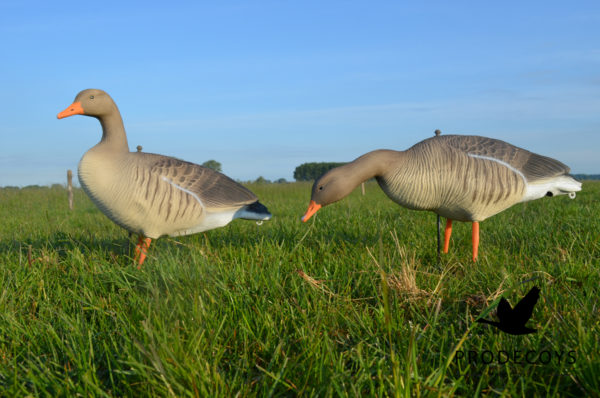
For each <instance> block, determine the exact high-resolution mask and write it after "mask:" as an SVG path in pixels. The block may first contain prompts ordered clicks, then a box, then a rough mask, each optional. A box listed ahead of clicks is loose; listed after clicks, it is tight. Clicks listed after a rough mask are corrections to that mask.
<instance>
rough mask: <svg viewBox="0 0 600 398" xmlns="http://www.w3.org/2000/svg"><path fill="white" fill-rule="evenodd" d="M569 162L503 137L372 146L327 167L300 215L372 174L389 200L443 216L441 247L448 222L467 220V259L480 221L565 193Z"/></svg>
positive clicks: (573, 185)
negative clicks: (373, 148)
mask: <svg viewBox="0 0 600 398" xmlns="http://www.w3.org/2000/svg"><path fill="white" fill-rule="evenodd" d="M568 173H569V167H567V166H566V165H564V164H563V163H561V162H559V161H558V160H555V159H551V158H549V157H546V156H541V155H537V154H535V153H532V152H529V151H527V150H525V149H521V148H518V147H516V146H514V145H511V144H509V143H507V142H504V141H500V140H496V139H493V138H486V137H479V136H469V135H437V136H435V137H432V138H429V139H426V140H424V141H421V142H419V143H418V144H416V145H414V146H413V147H411V148H409V149H408V150H406V151H392V150H385V149H381V150H376V151H373V152H369V153H367V154H365V155H363V156H361V157H359V158H358V159H356V160H354V161H353V162H350V163H348V164H345V165H343V166H340V167H337V168H335V169H332V170H329V171H328V172H327V173H325V174H324V175H322V176H321V177H320V178H319V179H317V180H316V181H315V183H314V185H313V187H312V194H311V200H310V204H309V206H308V210H307V211H306V214H304V216H303V217H302V220H303V221H304V222H306V221H308V220H309V219H310V218H311V217H312V215H313V214H315V213H316V212H317V211H318V210H319V209H320V208H321V207H322V206H326V205H328V204H330V203H333V202H337V201H338V200H340V199H342V198H344V197H346V196H347V195H349V194H350V193H351V192H352V190H354V188H356V187H357V186H358V185H359V184H360V183H361V182H363V181H365V180H368V179H369V178H373V177H375V178H376V180H377V182H378V183H379V186H380V187H381V189H383V191H384V192H385V193H386V194H387V196H388V197H389V198H390V199H392V200H393V201H394V202H396V203H398V204H399V205H401V206H404V207H407V208H409V209H413V210H429V211H432V212H434V213H437V214H439V215H441V216H442V217H446V218H447V222H446V229H445V231H444V253H447V252H448V246H449V243H450V235H451V233H452V220H457V221H471V222H472V223H473V231H472V237H473V261H475V260H476V259H477V252H478V247H479V222H480V221H483V220H485V219H486V218H488V217H491V216H493V215H495V214H497V213H499V212H501V211H503V210H506V209H507V208H509V207H511V206H512V205H514V204H516V203H519V202H526V201H529V200H533V199H538V198H542V197H544V196H556V195H564V194H568V195H569V197H571V198H574V197H575V192H578V191H580V190H581V183H580V182H578V181H576V180H575V179H573V177H571V176H570V175H568Z"/></svg>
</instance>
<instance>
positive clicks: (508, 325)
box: [477, 286, 540, 335]
mask: <svg viewBox="0 0 600 398" xmlns="http://www.w3.org/2000/svg"><path fill="white" fill-rule="evenodd" d="M539 298H540V289H538V288H537V287H536V286H534V287H532V288H531V290H530V291H529V293H527V294H526V295H525V297H523V298H522V299H521V300H520V301H519V302H518V303H517V305H515V308H511V307H510V304H509V303H508V301H507V300H506V299H505V298H504V297H502V298H501V299H500V303H499V304H498V309H497V310H496V314H497V316H498V320H499V322H494V321H488V320H487V319H477V322H479V323H487V324H488V325H493V326H496V327H497V328H498V329H500V330H502V331H503V332H505V333H508V334H513V335H521V334H529V333H535V332H536V331H537V330H536V329H531V328H528V327H526V326H525V324H526V323H527V321H528V320H529V319H530V318H531V314H533V307H534V306H535V303H537V301H538V299H539Z"/></svg>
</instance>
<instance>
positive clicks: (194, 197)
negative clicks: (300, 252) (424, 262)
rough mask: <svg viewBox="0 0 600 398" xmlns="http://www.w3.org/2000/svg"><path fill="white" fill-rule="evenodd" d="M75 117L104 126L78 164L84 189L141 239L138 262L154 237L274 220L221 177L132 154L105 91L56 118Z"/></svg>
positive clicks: (89, 93) (87, 95)
mask: <svg viewBox="0 0 600 398" xmlns="http://www.w3.org/2000/svg"><path fill="white" fill-rule="evenodd" d="M76 114H84V115H88V116H93V117H96V118H98V119H99V121H100V123H101V125H102V140H101V141H100V142H99V143H98V144H97V145H96V146H94V147H93V148H91V149H90V150H89V151H87V152H86V153H85V154H84V155H83V157H82V158H81V161H80V162H79V168H78V175H79V181H80V182H81V186H82V188H83V190H84V191H85V192H86V193H87V195H88V196H89V197H90V198H91V200H92V201H93V202H94V203H95V204H96V206H98V208H99V209H100V210H101V211H102V212H103V213H104V214H105V215H106V216H107V217H108V218H109V219H111V220H112V221H113V222H115V223H116V224H118V225H119V226H121V227H123V228H125V229H127V230H128V231H130V232H133V233H137V234H139V235H140V244H138V250H137V251H138V252H140V264H141V263H142V262H143V257H144V256H143V255H144V252H145V250H146V249H147V246H148V245H149V243H150V239H156V238H159V237H160V236H163V235H169V236H179V235H188V234H193V233H197V232H202V231H206V230H210V229H214V228H218V227H222V226H225V225H227V224H228V223H229V222H231V221H232V220H233V219H236V218H243V219H251V220H268V219H270V217H271V214H270V213H269V212H268V210H267V208H266V207H265V206H263V205H262V204H261V203H260V202H259V201H258V198H257V197H256V196H255V195H254V194H253V193H252V192H251V191H250V190H248V189H247V188H245V187H243V186H242V185H240V184H238V183H237V182H235V181H233V180H232V179H231V178H229V177H227V176H225V175H223V174H221V173H218V172H216V171H214V170H211V169H209V168H207V167H203V166H199V165H197V164H194V163H190V162H185V161H183V160H179V159H176V158H172V157H168V156H163V155H157V154H151V153H142V152H129V147H128V145H127V137H126V134H125V129H124V127H123V122H122V119H121V115H120V113H119V110H118V108H117V106H116V105H115V103H114V101H113V100H112V99H111V98H110V96H109V95H108V94H107V93H105V92H104V91H102V90H94V89H90V90H84V91H82V92H80V93H79V94H78V95H77V97H76V98H75V101H74V103H73V104H72V105H71V106H70V107H68V108H67V109H65V110H64V111H63V112H61V113H59V114H58V118H63V117H68V116H71V115H76ZM144 246H145V247H144Z"/></svg>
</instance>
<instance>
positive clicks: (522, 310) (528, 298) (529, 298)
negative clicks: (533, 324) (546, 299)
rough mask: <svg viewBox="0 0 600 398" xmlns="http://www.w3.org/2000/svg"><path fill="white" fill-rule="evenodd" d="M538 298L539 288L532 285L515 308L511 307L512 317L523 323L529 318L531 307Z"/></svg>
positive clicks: (531, 311) (531, 312)
mask: <svg viewBox="0 0 600 398" xmlns="http://www.w3.org/2000/svg"><path fill="white" fill-rule="evenodd" d="M539 298H540V289H538V288H537V286H534V287H532V288H531V290H530V291H529V293H527V294H526V295H525V297H523V298H522V299H521V301H519V302H518V303H517V305H515V308H513V316H514V319H515V320H519V321H520V322H521V324H523V325H525V323H526V322H527V321H528V320H529V318H531V315H532V314H533V307H534V306H535V304H536V303H537V301H538V299H539Z"/></svg>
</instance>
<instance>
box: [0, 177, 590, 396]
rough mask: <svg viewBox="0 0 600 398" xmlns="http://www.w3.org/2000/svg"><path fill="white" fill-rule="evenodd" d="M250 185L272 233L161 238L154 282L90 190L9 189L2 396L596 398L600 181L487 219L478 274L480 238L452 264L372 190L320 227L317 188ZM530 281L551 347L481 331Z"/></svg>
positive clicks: (150, 263)
mask: <svg viewBox="0 0 600 398" xmlns="http://www.w3.org/2000/svg"><path fill="white" fill-rule="evenodd" d="M250 188H251V189H252V190H254V191H255V193H256V194H257V195H258V196H259V197H260V198H261V202H263V203H264V204H266V205H267V206H268V207H269V209H270V210H271V212H272V213H273V214H274V215H275V217H274V218H273V220H272V221H270V222H266V223H264V224H263V225H261V226H258V225H257V224H256V223H254V222H250V221H243V220H237V221H234V222H233V223H232V224H230V225H229V226H227V227H225V228H221V229H218V230H214V231H209V232H207V233H202V234H197V235H192V236H187V237H181V238H177V239H173V238H161V239H159V240H158V241H154V242H153V244H152V246H151V248H150V252H149V258H148V259H147V260H146V263H145V264H144V266H143V268H142V269H141V270H137V269H136V268H135V267H134V266H132V256H133V250H132V247H133V244H132V243H133V241H134V238H129V237H128V235H127V233H126V232H125V231H124V230H122V229H120V228H119V227H117V226H116V225H114V224H113V223H111V222H110V221H109V220H108V219H107V218H106V217H104V216H103V215H102V214H101V213H100V212H99V211H98V210H97V209H96V208H95V207H94V205H93V204H92V203H91V202H90V201H89V200H88V199H87V197H86V196H85V195H84V194H83V193H82V192H81V191H80V190H76V191H75V209H74V210H73V211H69V210H68V207H67V199H66V191H65V190H64V189H61V188H57V187H55V188H35V189H34V188H31V189H20V190H19V189H0V220H1V221H0V263H1V265H2V266H1V268H0V391H1V392H0V394H2V395H4V396H26V395H36V396H71V395H83V396H226V397H230V396H293V395H304V396H397V397H400V396H452V395H456V396H476V395H491V396H534V395H538V396H546V395H548V396H582V395H586V396H598V395H599V391H600V378H598V374H600V358H599V356H598V353H599V352H600V342H599V340H600V338H599V337H598V336H599V335H600V326H599V317H598V313H599V299H598V296H599V291H598V286H599V283H600V272H599V265H600V264H599V262H600V261H599V258H600V244H599V238H600V222H598V213H599V212H600V203H599V201H598V198H599V197H600V183H598V182H587V181H586V182H585V183H584V187H583V191H582V192H580V193H579V194H578V195H577V198H576V199H575V200H569V199H568V198H567V197H557V198H552V199H542V200H538V201H534V202H530V203H525V204H519V205H517V206H514V207H513V208H511V209H509V210H507V211H505V212H503V213H501V214H499V215H497V216H494V217H492V218H491V219H489V220H486V221H485V222H483V223H481V246H480V258H479V261H478V262H477V263H476V264H473V263H472V261H471V260H470V258H471V254H470V251H471V244H470V230H471V229H470V228H471V227H470V225H469V224H465V223H455V228H454V233H453V237H452V242H451V246H450V253H449V254H447V255H444V256H442V258H441V259H440V260H439V261H438V258H437V255H436V238H435V234H436V229H435V215H433V214H432V213H426V212H415V211H409V210H406V209H402V208H400V207H399V206H397V205H395V204H394V203H392V202H391V201H390V200H388V199H387V198H386V197H385V195H384V194H383V193H382V192H381V190H380V189H379V188H378V187H377V186H376V185H374V184H372V183H369V184H367V194H366V195H365V196H362V195H361V194H360V190H357V191H356V192H354V193H353V194H352V195H351V196H350V197H348V198H346V199H345V200H343V201H341V202H339V203H337V204H334V205H331V206H329V207H326V208H324V209H321V210H320V211H319V213H318V214H317V215H316V217H314V220H313V219H311V221H310V222H308V223H306V224H304V223H301V222H300V216H301V215H302V214H303V213H304V211H305V210H306V206H307V204H308V199H309V194H310V185H308V184H301V183H295V184H285V185H279V184H277V185H275V184H273V185H254V186H250ZM533 285H536V286H538V287H539V288H540V289H541V297H540V300H539V302H538V304H537V305H536V307H535V309H534V313H533V317H532V319H531V320H530V321H529V325H531V326H533V327H535V328H536V329H538V332H537V333H535V334H531V335H526V336H511V335H508V334H504V333H502V332H499V331H497V330H494V329H493V328H491V327H489V326H487V325H481V324H478V323H475V322H474V320H475V319H476V318H477V317H478V316H479V315H480V314H482V313H484V312H490V311H492V310H493V309H494V308H493V306H492V304H493V303H494V301H497V300H498V299H499V297H500V296H501V295H503V296H504V297H506V298H507V299H508V300H509V302H511V304H512V305H514V304H515V303H516V302H517V301H518V300H519V299H520V298H521V297H523V296H524V294H525V293H526V292H527V291H528V290H529V289H530V288H531V287H532V286H533ZM487 316H488V317H492V316H493V312H492V313H490V314H488V315H487ZM505 353H506V354H505ZM490 356H492V357H493V358H492V360H490V358H491V357H490ZM505 358H507V359H506V360H505Z"/></svg>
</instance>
